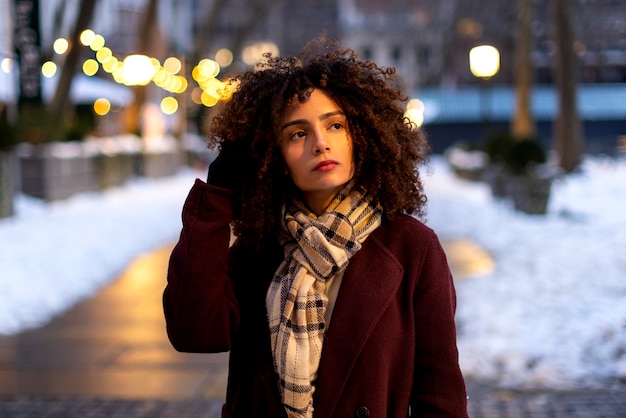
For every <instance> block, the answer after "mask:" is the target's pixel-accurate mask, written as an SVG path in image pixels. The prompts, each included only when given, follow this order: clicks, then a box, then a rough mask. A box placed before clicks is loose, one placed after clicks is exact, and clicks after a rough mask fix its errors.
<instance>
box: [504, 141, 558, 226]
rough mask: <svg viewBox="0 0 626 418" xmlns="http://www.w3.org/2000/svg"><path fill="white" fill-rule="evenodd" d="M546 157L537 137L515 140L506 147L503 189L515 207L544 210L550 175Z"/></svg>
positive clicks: (546, 202)
mask: <svg viewBox="0 0 626 418" xmlns="http://www.w3.org/2000/svg"><path fill="white" fill-rule="evenodd" d="M546 161H547V158H546V152H545V150H544V148H543V147H542V145H541V143H540V142H539V141H538V140H534V139H522V140H518V141H515V143H514V144H513V145H512V146H511V148H510V149H509V152H508V154H507V157H506V160H505V163H506V168H507V171H508V172H509V174H510V176H509V177H508V180H507V190H506V193H507V195H508V196H509V197H510V198H511V200H512V201H513V206H514V207H515V209H516V210H519V211H521V212H524V213H528V214H545V213H546V210H547V206H548V200H549V198H550V189H551V187H552V177H553V176H552V175H551V174H550V173H549V172H548V170H547V169H546V166H545V163H546Z"/></svg>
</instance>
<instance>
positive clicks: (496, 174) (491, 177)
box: [483, 164, 510, 198]
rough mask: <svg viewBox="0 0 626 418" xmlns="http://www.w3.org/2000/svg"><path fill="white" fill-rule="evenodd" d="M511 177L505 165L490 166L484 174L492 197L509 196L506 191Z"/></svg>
mask: <svg viewBox="0 0 626 418" xmlns="http://www.w3.org/2000/svg"><path fill="white" fill-rule="evenodd" d="M509 177H510V175H509V173H508V172H507V170H506V168H505V166H504V164H489V165H488V166H487V168H485V172H484V174H483V180H484V181H485V183H487V184H488V185H489V189H490V190H491V195H492V196H493V197H495V198H505V197H506V196H507V190H506V189H507V182H508V178H509Z"/></svg>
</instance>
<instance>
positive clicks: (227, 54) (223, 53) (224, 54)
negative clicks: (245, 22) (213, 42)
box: [215, 48, 234, 67]
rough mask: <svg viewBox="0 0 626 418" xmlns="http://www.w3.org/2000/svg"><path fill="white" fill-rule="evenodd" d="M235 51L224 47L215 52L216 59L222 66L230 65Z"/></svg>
mask: <svg viewBox="0 0 626 418" xmlns="http://www.w3.org/2000/svg"><path fill="white" fill-rule="evenodd" d="M233 58H234V57H233V53H232V52H231V50H230V49H226V48H222V49H220V50H218V51H217V52H216V53H215V61H216V62H217V63H218V64H219V65H220V66H222V67H228V66H229V65H230V64H232V63H233Z"/></svg>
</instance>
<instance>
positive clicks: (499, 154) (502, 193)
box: [483, 132, 515, 198]
mask: <svg viewBox="0 0 626 418" xmlns="http://www.w3.org/2000/svg"><path fill="white" fill-rule="evenodd" d="M514 143H515V139H514V138H513V135H511V134H510V133H509V132H497V133H494V134H492V135H490V136H488V137H487V138H486V139H485V142H484V144H483V150H484V152H485V154H486V155H487V158H488V160H489V163H488V164H487V167H485V170H484V175H483V180H484V181H485V182H486V183H487V184H488V185H489V187H490V189H491V194H492V195H493V196H494V197H497V198H502V197H506V183H507V177H508V171H507V169H506V163H505V162H506V159H507V156H508V155H509V151H510V149H511V147H512V146H513V144H514Z"/></svg>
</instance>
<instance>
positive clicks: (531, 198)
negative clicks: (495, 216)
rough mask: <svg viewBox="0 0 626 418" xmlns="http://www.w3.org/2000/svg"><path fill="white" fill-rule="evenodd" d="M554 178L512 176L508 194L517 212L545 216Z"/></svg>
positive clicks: (508, 183) (508, 182)
mask: <svg viewBox="0 0 626 418" xmlns="http://www.w3.org/2000/svg"><path fill="white" fill-rule="evenodd" d="M551 188H552V178H549V177H548V178H546V177H533V176H530V175H526V176H510V177H509V179H508V181H507V194H508V195H509V197H510V198H511V200H512V202H513V206H514V208H515V209H516V210H519V211H521V212H524V213H527V214H531V215H543V214H545V213H546V212H547V208H548V201H549V199H550V190H551Z"/></svg>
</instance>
